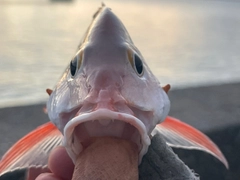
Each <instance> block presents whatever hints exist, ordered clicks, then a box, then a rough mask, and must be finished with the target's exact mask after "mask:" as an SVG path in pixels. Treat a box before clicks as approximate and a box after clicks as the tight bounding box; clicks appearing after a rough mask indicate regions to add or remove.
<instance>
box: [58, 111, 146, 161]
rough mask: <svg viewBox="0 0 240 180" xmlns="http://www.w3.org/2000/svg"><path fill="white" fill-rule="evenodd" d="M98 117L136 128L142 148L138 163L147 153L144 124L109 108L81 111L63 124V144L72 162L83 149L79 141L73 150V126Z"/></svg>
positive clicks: (131, 116) (133, 117)
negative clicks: (121, 122) (87, 111)
mask: <svg viewBox="0 0 240 180" xmlns="http://www.w3.org/2000/svg"><path fill="white" fill-rule="evenodd" d="M106 114H107V115H106ZM99 117H107V118H111V119H117V120H120V121H124V122H125V123H129V124H130V125H132V126H134V127H135V128H136V129H137V130H138V132H139V134H140V137H141V144H142V149H141V150H140V152H139V164H140V163H141V160H142V157H143V156H144V155H145V154H146V153H147V150H148V146H149V145H150V137H149V135H148V134H147V130H146V127H145V125H144V124H143V123H142V121H141V120H139V119H138V118H136V117H135V116H133V115H130V114H126V113H122V112H115V111H111V110H109V109H98V110H96V111H93V112H89V113H83V114H81V115H78V116H76V117H74V118H73V119H71V120H70V121H69V122H68V123H67V124H66V125H65V127H64V137H63V145H64V146H65V148H66V150H67V152H68V154H69V156H70V158H71V159H72V161H73V163H74V164H75V162H76V159H77V156H78V154H79V153H80V152H81V151H82V150H83V146H82V144H81V143H79V146H78V147H77V151H78V152H74V151H73V145H72V138H73V133H74V129H75V127H76V126H78V125H79V124H81V123H84V122H88V121H91V120H93V119H97V118H99Z"/></svg>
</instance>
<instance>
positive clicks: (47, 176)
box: [36, 173, 62, 180]
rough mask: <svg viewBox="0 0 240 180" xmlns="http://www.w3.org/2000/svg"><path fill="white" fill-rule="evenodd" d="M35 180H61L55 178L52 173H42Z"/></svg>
mask: <svg viewBox="0 0 240 180" xmlns="http://www.w3.org/2000/svg"><path fill="white" fill-rule="evenodd" d="M36 180H62V179H60V178H59V177H57V176H55V175H54V174H53V173H42V174H40V175H39V176H38V177H37V178H36Z"/></svg>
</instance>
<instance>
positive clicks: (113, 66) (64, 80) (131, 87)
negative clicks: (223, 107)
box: [47, 6, 170, 162]
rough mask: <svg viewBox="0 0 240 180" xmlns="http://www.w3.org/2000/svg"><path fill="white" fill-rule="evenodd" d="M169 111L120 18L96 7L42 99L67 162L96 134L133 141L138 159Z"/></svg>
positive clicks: (164, 99)
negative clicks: (73, 52) (74, 50)
mask: <svg viewBox="0 0 240 180" xmlns="http://www.w3.org/2000/svg"><path fill="white" fill-rule="evenodd" d="M169 109H170V102H169V99H168V96H167V94H166V93H165V91H164V90H163V89H162V87H161V86H160V83H159V81H158V80H157V78H156V77H155V76H154V75H153V73H152V72H151V70H150V69H149V67H148V66H147V64H146V62H145V60H144V58H143V56H142V55H141V53H140V51H139V50H138V49H137V47H136V46H135V45H134V44H133V42H132V40H131V38H130V36H129V34H128V32H127V30H126V29H125V27H124V25H123V24H122V22H121V21H120V20H119V19H118V18H117V17H116V16H115V15H114V14H113V13H112V11H111V10H110V9H109V8H107V7H105V6H104V7H102V8H100V9H99V10H98V12H97V13H96V14H95V15H94V19H93V22H92V23H91V25H90V26H89V28H88V30H87V33H86V34H85V37H84V38H83V40H82V43H81V44H80V45H79V48H78V51H77V53H76V55H75V56H74V57H73V59H72V60H71V62H70V64H69V65H68V67H67V68H66V70H65V72H64V74H63V76H62V77H61V79H60V81H59V82H58V83H57V85H56V87H55V89H54V91H53V92H52V93H51V95H50V97H49V101H48V103H47V110H48V115H49V118H50V120H51V121H52V122H53V123H54V124H55V125H56V126H57V127H58V129H59V130H60V131H61V132H62V133H63V135H64V145H65V147H66V149H67V152H68V154H69V155H70V157H71V158H72V160H73V162H75V160H76V158H77V155H78V154H79V153H80V152H81V151H82V150H83V148H84V144H86V143H87V142H88V141H89V139H90V138H92V137H100V136H101V137H102V136H113V137H117V138H123V139H128V140H131V141H133V142H134V143H136V144H137V145H138V149H139V162H141V159H142V156H143V155H144V154H145V153H146V152H147V149H148V146H149V145H150V137H149V136H150V134H151V132H152V130H153V129H154V128H155V126H156V124H158V123H159V122H161V121H163V120H164V119H165V118H166V116H167V114H168V112H169Z"/></svg>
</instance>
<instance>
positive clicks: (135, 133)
mask: <svg viewBox="0 0 240 180" xmlns="http://www.w3.org/2000/svg"><path fill="white" fill-rule="evenodd" d="M106 136H110V137H116V138H121V139H126V140H130V141H132V142H133V143H135V144H136V145H137V146H138V150H139V163H141V160H142V157H143V155H144V154H146V152H147V150H148V146H149V145H150V138H149V136H148V134H147V130H146V127H145V125H144V124H143V123H142V121H141V120H139V119H138V118H136V117H135V116H133V115H130V114H126V113H121V112H115V111H111V110H109V109H98V110H96V111H93V112H89V113H83V114H80V115H77V116H76V117H74V118H73V119H71V120H70V121H69V122H68V123H67V124H66V126H65V127H64V139H63V144H64V146H65V147H66V150H67V152H68V154H69V156H70V157H71V159H72V161H73V163H75V162H76V159H77V157H78V155H79V154H80V152H81V151H82V150H83V149H84V148H85V146H86V144H88V142H89V141H90V140H91V138H95V137H106Z"/></svg>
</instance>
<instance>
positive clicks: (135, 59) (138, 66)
mask: <svg viewBox="0 0 240 180" xmlns="http://www.w3.org/2000/svg"><path fill="white" fill-rule="evenodd" d="M128 59H129V61H130V63H131V65H132V67H133V69H134V70H135V72H136V73H137V75H138V76H142V75H143V62H142V60H141V58H140V57H139V56H138V55H137V54H136V53H135V52H132V51H131V50H128Z"/></svg>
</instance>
